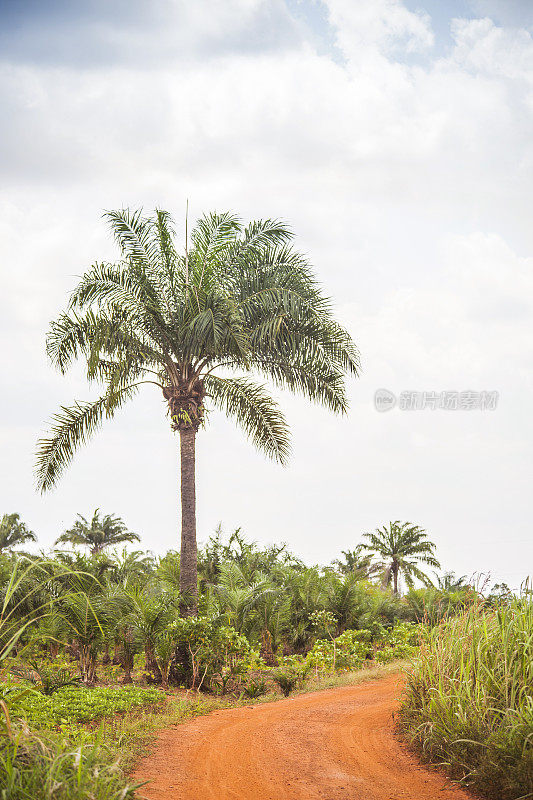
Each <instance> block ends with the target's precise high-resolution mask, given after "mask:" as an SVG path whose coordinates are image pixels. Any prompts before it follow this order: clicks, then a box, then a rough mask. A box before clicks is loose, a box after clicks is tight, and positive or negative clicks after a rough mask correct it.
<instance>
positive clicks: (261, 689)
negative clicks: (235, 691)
mask: <svg viewBox="0 0 533 800" xmlns="http://www.w3.org/2000/svg"><path fill="white" fill-rule="evenodd" d="M243 692H244V694H245V695H246V697H250V698H251V699H254V698H256V697H261V695H263V694H266V693H267V692H268V685H267V682H266V680H265V679H264V678H251V680H249V681H248V683H246V684H245V685H244V688H243Z"/></svg>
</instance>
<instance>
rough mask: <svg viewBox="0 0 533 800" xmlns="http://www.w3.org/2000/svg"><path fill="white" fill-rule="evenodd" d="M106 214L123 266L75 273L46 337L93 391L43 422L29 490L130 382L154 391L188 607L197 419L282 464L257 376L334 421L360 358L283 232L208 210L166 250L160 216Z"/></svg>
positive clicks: (276, 225) (280, 433)
mask: <svg viewBox="0 0 533 800" xmlns="http://www.w3.org/2000/svg"><path fill="white" fill-rule="evenodd" d="M106 218H107V220H108V222H109V224H110V226H111V230H112V232H113V234H114V237H115V240H116V242H117V244H118V246H119V248H120V252H121V260H120V261H119V262H118V263H116V264H108V263H97V264H95V265H94V266H93V267H92V268H91V269H89V271H88V272H86V273H85V274H84V275H83V277H82V278H81V281H80V283H79V285H78V286H77V288H76V289H75V290H74V292H73V294H72V295H71V298H70V304H69V307H68V309H67V312H66V313H64V314H62V315H61V316H60V317H59V318H58V319H57V321H56V322H54V323H53V324H52V326H51V330H50V332H49V335H48V339H47V350H48V354H49V356H50V358H51V360H52V363H53V364H54V365H55V366H56V367H57V368H58V369H59V370H60V371H61V372H62V373H64V372H65V371H66V370H67V369H68V368H69V366H70V365H71V364H72V362H73V361H75V360H76V359H77V358H83V359H84V360H85V361H86V364H87V377H88V379H89V381H100V382H103V383H105V390H104V393H103V394H102V396H101V397H100V398H99V399H97V400H95V401H93V402H89V403H81V402H77V403H75V404H74V405H73V406H71V407H70V408H68V407H62V409H61V411H60V412H59V413H58V414H57V415H56V416H55V418H54V424H53V428H52V431H51V434H50V437H49V438H46V439H44V440H41V442H40V444H39V449H38V455H37V483H38V486H39V487H40V489H41V491H46V490H48V489H50V488H52V487H53V485H54V484H55V482H56V481H57V479H58V477H59V475H60V473H61V472H62V470H63V469H64V468H65V467H66V466H67V465H68V464H69V462H70V461H71V460H72V457H73V455H74V452H75V450H76V448H77V447H78V446H79V445H80V444H82V443H83V442H85V441H86V439H87V438H88V437H89V436H90V435H91V434H92V433H93V432H94V431H95V430H96V429H97V428H98V427H99V426H100V424H101V423H102V421H103V420H104V419H106V418H109V417H112V416H113V415H114V414H115V412H116V411H117V410H118V409H119V408H120V407H121V406H122V405H123V404H124V403H125V402H126V401H127V400H128V399H130V398H131V397H132V396H133V395H134V394H135V393H136V392H137V391H138V390H139V387H140V386H141V385H142V384H151V385H152V386H155V387H157V389H158V391H159V392H161V393H162V395H163V397H164V399H165V401H166V403H167V406H168V413H169V416H170V422H171V427H172V429H173V430H175V431H177V432H178V433H179V437H180V452H181V570H180V588H181V596H182V598H185V597H188V598H189V602H190V604H191V610H192V611H194V609H195V605H196V595H197V545H196V485H195V442H196V434H197V432H198V430H199V429H200V427H202V426H203V425H204V424H205V422H206V411H207V410H208V408H209V407H214V408H217V409H220V410H222V411H223V412H225V413H226V414H227V415H228V416H230V417H233V419H234V420H235V421H236V422H237V424H238V425H240V426H241V428H243V429H244V431H245V433H246V434H247V435H248V436H249V437H250V438H251V439H252V441H253V443H254V444H255V445H256V446H257V447H258V448H259V449H261V450H263V451H264V452H265V453H266V454H267V455H268V456H270V457H272V458H274V459H275V460H277V461H279V462H281V463H285V462H286V461H287V457H288V454H289V431H288V427H287V424H286V422H285V418H284V416H283V414H282V413H281V411H280V409H279V407H278V405H277V403H275V401H274V400H273V399H272V397H271V396H270V394H269V393H268V392H267V390H266V388H265V386H264V385H263V384H262V383H261V382H257V376H259V378H261V377H263V378H268V379H270V380H271V381H272V382H273V383H274V384H275V385H276V386H277V387H280V388H286V389H289V390H290V391H293V392H299V393H301V394H303V395H304V396H305V397H307V398H308V399H310V400H311V401H314V402H320V403H322V404H323V405H325V406H326V407H328V408H329V409H330V410H331V411H333V412H337V413H345V412H346V410H347V399H346V394H345V386H344V376H345V375H346V374H347V373H351V374H352V375H357V373H358V367H359V362H358V354H357V350H356V348H355V346H354V344H353V342H352V340H351V338H350V336H349V334H348V333H347V332H346V331H345V330H344V329H343V328H342V327H341V326H340V325H339V324H338V323H337V322H336V321H335V319H334V317H333V315H332V310H331V305H330V302H329V301H328V299H327V298H325V297H324V295H323V293H322V291H321V289H320V287H319V286H318V284H317V282H316V279H315V277H314V275H313V272H312V270H311V268H310V265H309V264H308V262H307V260H306V259H305V258H304V257H303V256H302V255H300V254H299V253H298V252H296V251H295V250H294V249H293V248H292V247H291V239H292V234H291V232H290V231H289V229H288V228H287V226H286V225H284V224H282V223H281V222H278V221H275V220H264V221H256V222H252V223H251V224H249V225H248V226H247V227H243V225H242V224H241V222H240V221H239V220H238V219H237V217H235V216H233V215H232V214H229V213H223V214H208V215H206V216H204V217H202V218H201V219H200V220H199V221H198V223H197V224H196V227H195V228H194V230H193V232H192V236H191V246H190V247H189V242H188V237H187V233H186V236H185V251H184V253H183V254H178V252H177V250H176V247H175V243H174V239H175V232H174V229H173V222H172V219H171V217H170V216H169V214H168V213H167V212H165V211H161V210H156V211H155V213H154V215H153V216H151V217H144V216H143V215H142V212H141V211H137V212H130V211H128V210H122V211H111V212H108V213H107V214H106ZM186 230H187V229H186Z"/></svg>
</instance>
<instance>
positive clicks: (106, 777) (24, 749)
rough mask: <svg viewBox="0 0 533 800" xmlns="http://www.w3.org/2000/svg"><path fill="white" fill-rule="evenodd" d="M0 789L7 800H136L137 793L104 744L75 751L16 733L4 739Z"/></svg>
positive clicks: (0, 744) (62, 744)
mask: <svg viewBox="0 0 533 800" xmlns="http://www.w3.org/2000/svg"><path fill="white" fill-rule="evenodd" d="M0 787H1V788H0V794H1V797H2V798H5V800H30V798H31V799H32V800H33V799H35V800H36V799H37V798H39V800H95V799H96V798H98V800H133V797H134V793H135V787H134V786H133V785H132V784H126V783H125V781H124V776H123V775H122V772H121V770H120V769H119V768H118V765H117V763H116V762H115V760H114V759H113V758H112V757H111V755H110V753H109V751H108V749H107V748H106V747H105V746H104V745H102V744H101V743H98V742H94V741H93V742H87V743H85V744H81V745H77V746H75V747H74V746H73V745H72V744H71V743H70V742H69V740H68V739H66V738H55V739H53V738H51V737H50V736H47V737H42V736H40V735H39V736H38V735H36V734H29V733H27V732H24V731H22V730H18V729H17V728H15V729H14V730H13V731H12V736H11V737H9V738H3V739H0Z"/></svg>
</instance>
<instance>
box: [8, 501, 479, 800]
mask: <svg viewBox="0 0 533 800" xmlns="http://www.w3.org/2000/svg"><path fill="white" fill-rule="evenodd" d="M13 516H14V515H11V517H13ZM16 521H17V524H19V525H21V524H22V523H21V522H20V519H18V518H17V520H16ZM394 524H395V523H392V525H394ZM400 527H401V526H400ZM24 530H25V529H22V533H23V534H24ZM16 541H18V542H19V543H20V544H21V545H23V544H24V543H25V541H26V539H24V536H22V537H21V538H20V539H18V540H14V544H13V546H8V547H7V548H6V549H5V550H4V552H3V553H2V554H1V555H0V602H1V604H2V605H1V608H2V610H1V613H0V647H1V655H0V698H1V699H0V709H1V712H0V784H1V785H2V786H4V785H5V786H7V787H9V788H8V792H7V794H6V795H5V796H6V798H17V800H18V798H21V799H22V798H27V797H29V796H31V792H32V791H33V787H34V786H37V785H39V786H43V787H45V788H44V789H42V791H41V794H40V795H39V796H41V797H43V798H50V800H52V799H54V800H55V798H63V797H65V798H67V797H75V798H77V797H79V798H80V800H81V799H82V798H92V797H95V798H98V800H100V798H106V800H107V798H109V800H115V798H117V800H118V798H126V797H128V796H132V797H133V791H134V790H133V788H131V787H130V788H127V779H126V778H125V775H124V770H125V769H126V768H127V767H129V766H130V765H131V763H132V760H133V759H134V757H135V756H136V755H138V754H139V752H141V751H142V748H143V746H145V744H146V742H147V741H149V740H150V738H151V736H153V735H154V732H155V731H156V730H157V729H158V727H160V726H162V725H165V724H170V722H169V720H172V721H173V722H179V721H180V720H185V719H188V718H190V717H191V716H194V715H196V714H198V713H206V712H207V711H209V710H211V709H212V708H221V707H227V706H228V705H235V704H239V703H248V704H249V703H250V702H265V701H269V700H272V699H274V698H279V697H283V696H287V695H290V694H291V693H293V692H299V691H303V690H311V689H315V688H320V687H326V686H332V685H335V684H336V683H338V682H343V681H351V680H353V676H354V674H355V673H358V672H360V671H361V670H362V671H363V672H362V674H364V675H366V674H368V675H379V674H382V673H380V672H379V670H385V671H386V670H387V669H388V666H389V665H393V666H394V665H395V664H396V663H398V660H400V659H406V658H411V657H413V656H414V655H415V653H416V652H417V651H418V648H419V644H420V639H421V637H422V638H424V637H425V636H426V634H425V631H426V628H427V624H426V622H424V621H423V620H424V619H426V620H427V619H429V618H431V619H433V620H435V621H438V620H440V619H442V618H443V617H444V616H446V615H447V614H449V613H450V612H454V611H460V610H463V609H464V608H466V607H468V605H469V604H470V603H471V602H473V600H474V598H475V597H477V594H476V592H475V591H474V589H472V587H470V586H468V585H462V586H460V587H458V588H457V587H455V586H451V588H450V589H449V590H448V589H440V588H438V586H436V585H433V583H432V581H431V580H430V577H429V576H428V575H426V574H424V573H421V575H423V580H424V582H425V583H426V584H427V585H426V586H423V587H422V588H419V589H417V590H414V589H412V590H409V591H408V592H407V593H406V594H404V595H401V594H400V593H399V592H395V591H394V590H393V589H394V587H390V586H387V585H386V583H387V581H386V579H385V578H386V572H387V569H388V563H387V562H382V561H380V555H379V551H377V550H376V551H374V552H373V554H372V553H370V552H369V551H368V550H365V551H363V550H362V549H361V548H360V547H356V548H355V549H354V550H352V551H347V552H345V553H344V554H342V557H341V558H338V559H336V560H335V561H334V562H333V563H332V564H330V565H328V566H322V567H321V566H312V567H309V566H306V565H305V564H304V563H302V561H301V560H300V559H299V558H297V557H296V556H295V555H294V554H292V553H291V552H290V551H289V550H288V549H287V547H286V546H284V545H276V546H274V545H272V546H269V547H265V548H260V547H258V546H257V545H255V544H254V543H253V542H250V541H248V540H247V539H246V538H245V537H244V535H243V534H242V533H241V531H234V532H233V533H232V534H231V536H229V537H224V535H223V533H222V531H221V530H220V529H219V530H218V531H217V532H216V533H215V534H214V535H213V536H212V537H211V538H210V539H209V541H208V542H207V544H206V545H205V546H204V547H203V548H201V549H200V550H199V552H198V587H199V589H198V614H197V615H196V616H194V615H190V614H187V615H185V616H184V615H183V613H182V610H181V609H180V594H179V586H180V558H179V554H178V553H176V552H169V553H167V554H165V555H164V556H162V557H154V556H153V555H152V554H150V553H146V552H143V551H140V550H129V551H128V550H125V549H122V550H119V549H117V548H116V545H118V544H121V543H122V542H124V541H126V542H130V543H132V544H131V546H135V542H136V541H137V536H136V535H135V534H132V533H131V532H130V531H129V530H128V528H127V526H126V525H125V523H124V522H123V520H122V519H121V518H120V517H118V516H115V515H105V514H101V513H100V512H99V511H96V512H94V514H92V515H89V516H88V517H87V518H84V517H80V516H79V517H78V519H77V521H76V522H75V523H74V524H73V526H72V527H71V528H70V529H68V530H67V531H65V532H64V533H62V534H60V536H59V537H58V540H57V544H56V549H55V550H53V551H52V552H51V553H50V554H48V555H40V556H35V555H28V554H20V553H17V552H15V545H16ZM422 541H423V544H421V550H420V557H421V559H423V558H425V555H426V550H427V537H425V536H423V537H422ZM65 545H73V546H74V549H72V550H64V549H61V548H62V547H63V546H65ZM410 558H411V559H412V560H414V562H415V563H420V565H422V564H423V563H424V562H423V561H422V560H421V561H420V562H417V561H416V559H417V555H416V553H415V551H414V549H412V550H411V554H410ZM420 568H421V567H420ZM399 574H401V570H400V573H399ZM375 670H378V671H377V672H375ZM45 773H46V775H49V776H54V777H53V779H52V778H50V780H48V778H46V780H45V777H46V775H45ZM72 782H75V785H74V784H73V783H72ZM71 784H72V785H71ZM54 787H55V788H54ZM91 792H92V794H91ZM128 792H129V794H128Z"/></svg>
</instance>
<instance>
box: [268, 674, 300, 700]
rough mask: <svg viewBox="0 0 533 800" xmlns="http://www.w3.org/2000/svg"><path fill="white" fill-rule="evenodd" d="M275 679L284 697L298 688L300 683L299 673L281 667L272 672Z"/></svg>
mask: <svg viewBox="0 0 533 800" xmlns="http://www.w3.org/2000/svg"><path fill="white" fill-rule="evenodd" d="M272 678H273V680H274V681H275V682H276V683H277V684H278V686H279V688H280V689H281V691H282V692H283V695H284V697H288V696H289V695H290V693H291V692H293V691H294V689H296V687H297V686H298V683H299V678H298V675H297V674H296V673H295V672H289V671H284V670H281V669H278V670H276V671H275V672H273V673H272Z"/></svg>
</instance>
